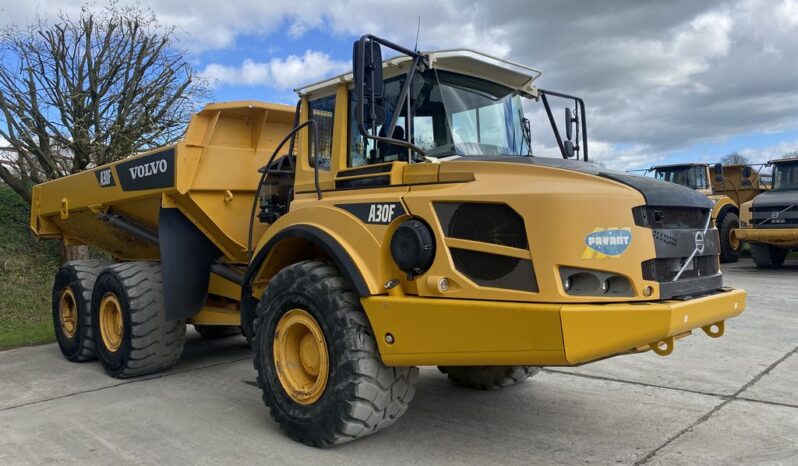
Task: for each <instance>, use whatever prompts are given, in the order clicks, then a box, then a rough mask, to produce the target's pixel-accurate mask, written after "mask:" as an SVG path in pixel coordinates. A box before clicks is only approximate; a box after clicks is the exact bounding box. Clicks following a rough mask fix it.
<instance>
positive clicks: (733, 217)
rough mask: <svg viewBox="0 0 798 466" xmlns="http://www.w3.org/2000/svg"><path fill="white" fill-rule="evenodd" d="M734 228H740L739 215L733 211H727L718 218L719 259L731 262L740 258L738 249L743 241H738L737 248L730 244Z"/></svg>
mask: <svg viewBox="0 0 798 466" xmlns="http://www.w3.org/2000/svg"><path fill="white" fill-rule="evenodd" d="M735 228H740V217H738V216H737V214H735V213H734V212H727V213H726V214H725V215H723V217H721V219H720V224H719V225H718V234H719V235H720V261H721V262H724V263H732V262H737V261H738V260H740V250H741V249H742V246H743V243H742V242H740V241H738V242H737V248H734V247H733V246H732V241H731V233H732V230H734V229H735Z"/></svg>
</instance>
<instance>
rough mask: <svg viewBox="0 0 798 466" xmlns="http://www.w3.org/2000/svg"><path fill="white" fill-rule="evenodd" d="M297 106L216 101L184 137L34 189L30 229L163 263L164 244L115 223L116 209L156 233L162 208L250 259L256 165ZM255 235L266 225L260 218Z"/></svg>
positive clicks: (232, 258) (230, 254) (232, 257)
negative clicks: (161, 248)
mask: <svg viewBox="0 0 798 466" xmlns="http://www.w3.org/2000/svg"><path fill="white" fill-rule="evenodd" d="M293 118H294V108H293V107H290V106H285V105H277V104H267V103H261V102H233V103H223V104H212V105H209V106H207V107H205V109H204V110H202V111H201V112H200V113H198V114H196V115H195V116H194V117H193V118H192V120H191V123H190V125H189V127H188V129H187V131H186V136H185V139H184V140H183V141H182V142H180V143H178V144H176V145H174V146H169V147H164V148H161V149H157V150H154V151H150V152H147V153H143V154H140V155H136V156H133V157H129V158H127V159H124V160H121V161H118V162H114V163H112V164H108V165H103V166H100V167H97V168H95V169H93V170H87V171H85V172H82V173H78V174H75V175H71V176H68V177H65V178H61V179H58V180H55V181H51V182H48V183H45V184H42V185H39V186H36V187H34V189H33V202H32V206H31V228H32V229H33V231H34V232H35V233H36V234H37V235H38V236H40V237H48V238H63V239H65V240H66V241H68V242H71V243H72V244H81V243H82V244H88V245H91V246H94V247H96V248H99V249H101V250H104V251H106V252H108V253H109V254H111V255H112V256H114V257H116V258H118V259H123V260H157V259H159V258H160V251H159V248H158V245H157V244H156V243H153V242H151V241H146V240H143V239H142V238H140V237H137V236H134V235H132V234H130V233H127V232H126V231H124V230H122V229H120V228H117V227H114V226H113V225H111V224H110V223H109V222H107V221H105V220H103V219H102V217H103V216H104V215H103V214H118V215H121V216H122V217H124V218H125V219H126V220H128V221H132V222H135V223H136V224H138V225H140V226H141V227H143V228H145V229H147V230H149V231H151V232H153V233H156V234H157V232H158V218H159V212H160V208H161V207H169V208H177V209H178V210H179V211H180V212H181V213H182V214H183V215H184V216H185V217H186V218H187V219H188V220H190V221H191V223H193V224H194V225H195V226H196V227H197V229H199V230H200V231H201V232H202V234H204V235H205V236H206V237H207V238H208V239H210V240H211V241H212V242H213V243H214V244H215V245H216V246H217V247H218V248H219V249H220V250H221V252H222V253H223V255H224V258H225V259H226V260H227V261H228V262H231V263H246V262H247V257H246V247H247V246H246V243H247V235H248V228H249V222H250V209H251V208H252V200H253V195H254V192H255V188H256V187H257V183H258V177H259V174H258V171H257V170H258V168H260V167H261V166H263V165H264V164H265V163H266V162H267V158H268V157H269V156H270V155H271V153H272V151H273V150H274V149H275V148H276V145H277V144H278V143H279V142H280V140H281V139H282V138H283V137H284V136H285V135H286V134H287V133H288V132H289V131H290V130H291V127H292V126H293ZM255 225H256V230H255V232H254V239H255V240H257V239H258V238H259V237H260V235H262V234H263V231H264V230H265V227H260V226H258V223H257V222H256V223H255Z"/></svg>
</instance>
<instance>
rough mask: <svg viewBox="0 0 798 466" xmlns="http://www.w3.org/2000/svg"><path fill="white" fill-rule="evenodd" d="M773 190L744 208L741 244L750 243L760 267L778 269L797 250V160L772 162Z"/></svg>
mask: <svg viewBox="0 0 798 466" xmlns="http://www.w3.org/2000/svg"><path fill="white" fill-rule="evenodd" d="M766 165H768V166H770V167H772V169H773V181H772V183H773V187H772V189H771V190H770V191H768V192H764V193H762V194H760V195H758V196H756V197H755V198H754V199H753V200H751V201H748V202H746V203H745V204H743V205H742V209H741V212H742V216H741V219H740V228H739V229H736V230H734V236H735V238H736V239H737V240H738V241H745V242H747V243H750V244H751V258H753V260H754V263H755V264H756V265H757V266H758V267H764V268H778V267H781V266H782V265H784V260H785V259H786V258H787V254H788V253H789V252H790V251H791V250H794V249H798V158H789V159H781V160H771V161H770V162H768V163H767V164H766Z"/></svg>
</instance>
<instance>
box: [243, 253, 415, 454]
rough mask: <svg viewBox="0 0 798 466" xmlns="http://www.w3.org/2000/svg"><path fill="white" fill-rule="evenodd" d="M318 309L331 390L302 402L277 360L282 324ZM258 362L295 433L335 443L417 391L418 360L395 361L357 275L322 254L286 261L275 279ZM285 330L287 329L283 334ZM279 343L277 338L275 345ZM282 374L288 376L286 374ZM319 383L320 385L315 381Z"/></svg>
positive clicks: (261, 312)
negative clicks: (378, 334)
mask: <svg viewBox="0 0 798 466" xmlns="http://www.w3.org/2000/svg"><path fill="white" fill-rule="evenodd" d="M297 311H301V312H304V313H305V314H306V315H308V316H310V317H312V318H313V319H314V321H315V322H316V324H317V325H318V329H319V330H320V332H321V333H323V336H324V338H323V343H324V345H321V341H322V339H319V340H318V341H319V344H320V348H321V349H322V350H323V349H324V348H326V356H327V359H326V360H328V361H329V363H328V364H327V367H328V370H327V371H325V372H321V371H319V372H318V374H319V375H321V374H324V375H326V377H327V378H326V379H325V380H326V385H325V388H324V391H323V392H322V393H321V394H320V396H319V397H318V398H317V399H315V401H311V400H308V401H309V402H306V403H300V402H299V401H297V400H296V399H295V396H296V395H293V396H294V397H292V394H291V391H290V390H287V389H286V388H285V387H284V386H283V383H282V382H281V379H280V376H281V374H284V372H285V370H286V369H285V365H284V364H281V366H280V368H279V369H280V370H281V374H278V367H276V366H277V365H276V364H275V352H277V351H278V348H279V345H280V339H279V338H277V343H275V331H276V330H277V329H278V328H279V324H280V323H281V322H283V321H284V319H285V318H286V317H287V316H290V315H291V314H292V313H293V312H297ZM254 328H255V340H254V350H255V369H256V370H257V372H258V385H259V386H260V387H261V389H262V390H263V401H264V403H265V404H266V406H268V407H269V408H270V411H271V416H272V417H273V418H274V420H275V421H277V422H278V423H279V424H280V427H281V428H282V429H283V431H285V432H286V433H287V434H288V435H289V436H290V437H292V438H293V439H295V440H297V441H300V442H302V443H304V444H307V445H311V446H316V447H329V446H332V445H336V444H340V443H344V442H348V441H350V440H354V439H356V438H359V437H364V436H366V435H369V434H372V433H374V432H376V431H378V430H380V429H383V428H385V427H388V426H389V425H391V424H393V423H394V422H395V421H396V420H397V419H399V418H400V417H401V416H402V415H403V414H404V413H405V411H406V410H407V406H408V403H410V401H411V400H412V399H413V396H414V394H415V389H414V387H413V383H414V382H415V380H416V378H417V377H418V368H416V367H388V366H386V365H384V364H383V363H382V362H381V360H380V356H379V353H378V350H377V343H376V341H375V339H374V335H373V333H372V330H371V326H370V325H369V322H368V320H367V318H366V314H365V313H364V312H363V309H362V308H361V306H360V301H359V299H358V297H357V296H356V295H355V293H353V292H352V291H351V285H350V283H349V282H348V281H347V280H346V279H345V278H343V277H342V276H341V275H340V273H339V272H338V270H337V269H336V268H335V267H334V266H331V265H328V264H326V263H323V262H320V261H304V262H300V263H297V264H294V265H291V266H289V267H286V268H285V269H283V270H282V271H281V272H280V273H278V274H277V275H276V276H275V277H274V278H273V279H272V280H271V282H270V283H269V286H268V288H266V290H265V292H264V294H263V298H262V299H261V300H260V303H259V304H258V308H257V318H256V320H255V326H254ZM285 333H286V332H285V331H284V333H283V334H285ZM276 345H277V346H276ZM283 377H285V376H284V375H283ZM314 386H315V385H314Z"/></svg>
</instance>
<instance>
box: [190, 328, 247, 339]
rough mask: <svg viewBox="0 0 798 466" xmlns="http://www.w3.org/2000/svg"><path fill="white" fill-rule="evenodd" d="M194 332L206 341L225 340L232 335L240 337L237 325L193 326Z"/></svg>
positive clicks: (239, 329)
mask: <svg viewBox="0 0 798 466" xmlns="http://www.w3.org/2000/svg"><path fill="white" fill-rule="evenodd" d="M194 330H196V331H197V333H199V334H200V336H201V337H202V338H205V339H206V340H215V339H217V338H226V337H231V336H233V335H241V334H242V333H241V327H239V326H238V325H195V326H194Z"/></svg>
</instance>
